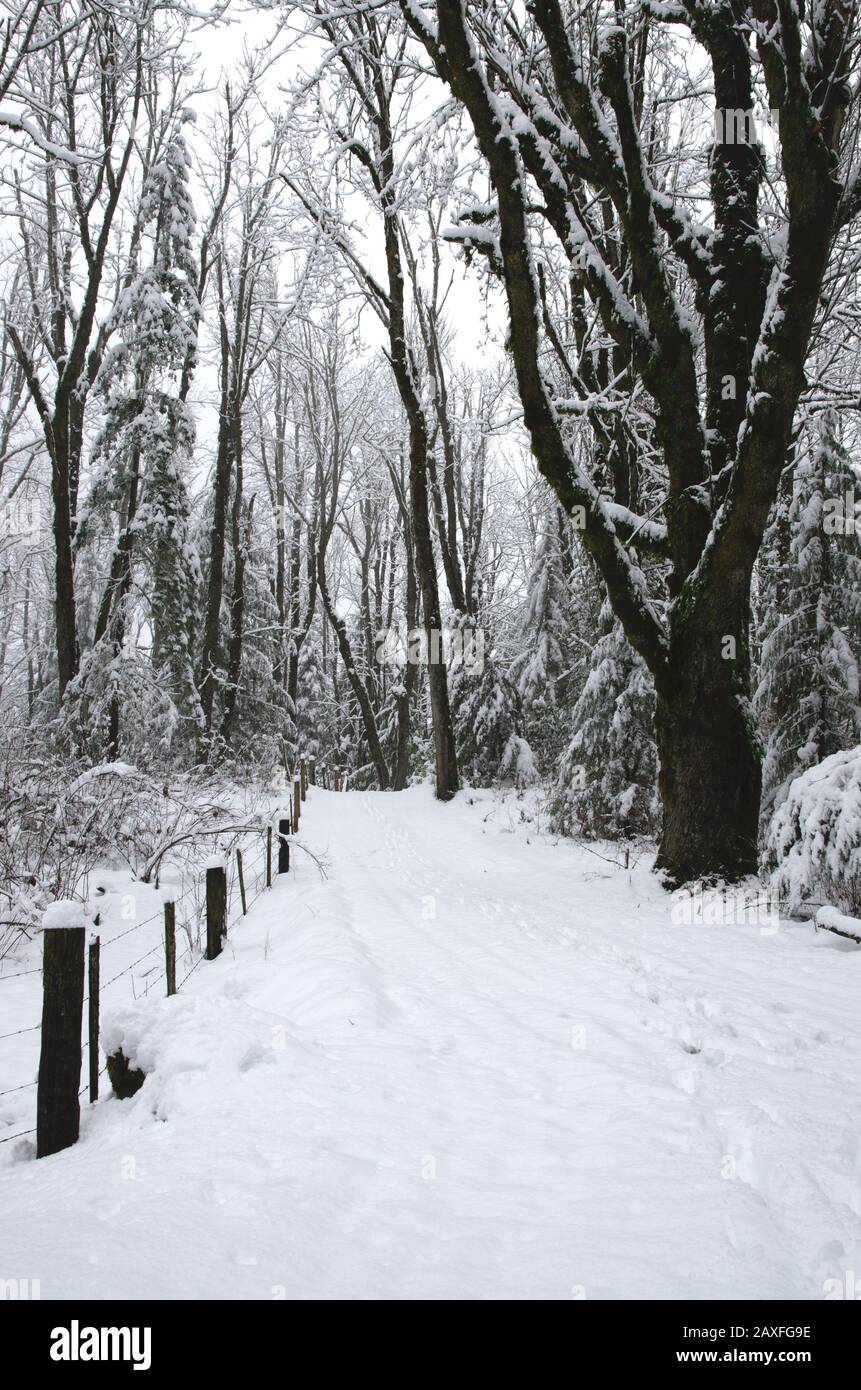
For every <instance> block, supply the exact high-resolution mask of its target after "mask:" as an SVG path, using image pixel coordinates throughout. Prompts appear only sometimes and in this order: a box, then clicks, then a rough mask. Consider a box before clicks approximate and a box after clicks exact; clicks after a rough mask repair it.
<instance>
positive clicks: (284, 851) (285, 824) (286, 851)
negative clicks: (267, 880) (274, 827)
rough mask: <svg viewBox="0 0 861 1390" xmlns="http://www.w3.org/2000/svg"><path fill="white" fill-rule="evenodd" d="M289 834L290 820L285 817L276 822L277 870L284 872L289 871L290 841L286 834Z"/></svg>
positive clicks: (280, 872)
mask: <svg viewBox="0 0 861 1390" xmlns="http://www.w3.org/2000/svg"><path fill="white" fill-rule="evenodd" d="M289 834H290V822H289V820H287V819H286V817H285V818H284V819H283V820H279V822H278V872H279V874H286V873H289V871H290V841H289V840H288V839H287V836H288V835H289Z"/></svg>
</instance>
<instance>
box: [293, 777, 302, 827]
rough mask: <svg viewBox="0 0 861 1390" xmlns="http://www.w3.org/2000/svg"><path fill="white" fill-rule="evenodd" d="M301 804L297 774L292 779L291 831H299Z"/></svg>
mask: <svg viewBox="0 0 861 1390" xmlns="http://www.w3.org/2000/svg"><path fill="white" fill-rule="evenodd" d="M301 803H302V787H301V784H300V781H299V774H298V772H297V774H296V776H295V777H294V778H293V829H294V831H295V830H298V829H299V812H300V810H301Z"/></svg>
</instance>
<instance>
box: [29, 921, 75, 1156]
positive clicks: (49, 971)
mask: <svg viewBox="0 0 861 1390" xmlns="http://www.w3.org/2000/svg"><path fill="white" fill-rule="evenodd" d="M85 947H86V928H85V926H84V909H83V907H82V905H81V903H73V902H56V903H52V904H51V906H50V907H49V908H48V910H47V911H46V913H45V918H44V922H43V933H42V991H43V993H42V1049H41V1053H40V1055H39V1080H38V1083H37V1084H38V1090H37V1100H36V1157H37V1158H46V1157H47V1155H48V1154H55V1153H58V1152H59V1151H60V1149H67V1148H68V1147H69V1145H70V1144H75V1143H77V1139H78V1134H79V1131H80V1125H81V1103H80V1097H79V1094H78V1092H79V1088H80V1084H81V1023H82V1021H83V1013H84V954H85Z"/></svg>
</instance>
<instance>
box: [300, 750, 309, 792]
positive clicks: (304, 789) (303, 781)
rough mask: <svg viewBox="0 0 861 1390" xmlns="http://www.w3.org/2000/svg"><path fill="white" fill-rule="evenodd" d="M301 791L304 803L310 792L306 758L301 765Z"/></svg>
mask: <svg viewBox="0 0 861 1390" xmlns="http://www.w3.org/2000/svg"><path fill="white" fill-rule="evenodd" d="M299 790H300V793H301V796H302V800H303V801H304V800H305V797H306V795H307V792H308V769H307V765H306V763H305V759H304V758H303V759H302V760H301V762H300V763H299Z"/></svg>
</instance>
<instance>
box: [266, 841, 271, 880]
mask: <svg viewBox="0 0 861 1390" xmlns="http://www.w3.org/2000/svg"><path fill="white" fill-rule="evenodd" d="M266 887H267V888H271V887H272V826H271V825H267V827H266Z"/></svg>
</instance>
